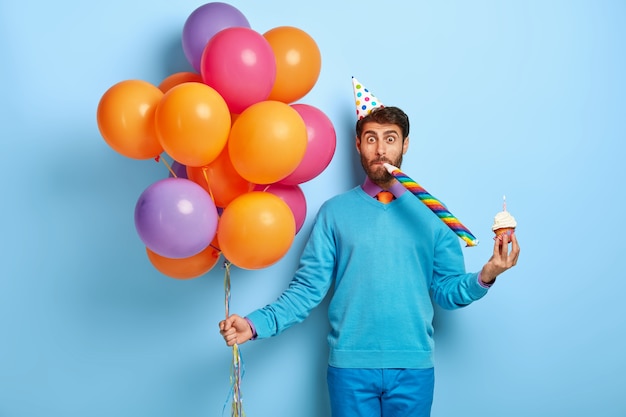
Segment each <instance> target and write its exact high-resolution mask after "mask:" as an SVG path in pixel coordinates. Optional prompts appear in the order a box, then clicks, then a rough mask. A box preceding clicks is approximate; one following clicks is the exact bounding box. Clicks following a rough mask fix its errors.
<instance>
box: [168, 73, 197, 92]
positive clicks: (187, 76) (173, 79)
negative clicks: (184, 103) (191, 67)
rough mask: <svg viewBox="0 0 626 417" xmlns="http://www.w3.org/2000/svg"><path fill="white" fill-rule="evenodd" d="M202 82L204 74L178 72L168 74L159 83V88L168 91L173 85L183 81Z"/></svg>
mask: <svg viewBox="0 0 626 417" xmlns="http://www.w3.org/2000/svg"><path fill="white" fill-rule="evenodd" d="M192 82H194V83H201V82H202V75H200V74H196V73H195V72H176V73H174V74H171V75H169V76H167V77H166V78H165V79H164V80H163V81H161V84H159V90H161V91H163V92H164V93H167V92H168V91H169V90H171V89H172V88H173V87H176V86H177V85H179V84H182V83H192Z"/></svg>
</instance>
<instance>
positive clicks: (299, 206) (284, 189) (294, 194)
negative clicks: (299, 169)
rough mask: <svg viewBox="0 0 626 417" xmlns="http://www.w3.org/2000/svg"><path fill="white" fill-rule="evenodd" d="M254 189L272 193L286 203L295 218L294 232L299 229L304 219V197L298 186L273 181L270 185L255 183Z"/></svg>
mask: <svg viewBox="0 0 626 417" xmlns="http://www.w3.org/2000/svg"><path fill="white" fill-rule="evenodd" d="M254 191H265V192H268V193H272V194H274V195H275V196H277V197H279V198H280V199H282V200H283V201H284V202H285V203H287V205H288V206H289V208H290V209H291V212H292V213H293V217H294V219H295V220H296V233H298V232H299V231H300V229H301V228H302V225H303V224H304V220H305V219H306V198H305V197H304V193H303V192H302V189H300V187H299V186H297V185H285V184H279V183H274V184H270V185H256V186H255V187H254Z"/></svg>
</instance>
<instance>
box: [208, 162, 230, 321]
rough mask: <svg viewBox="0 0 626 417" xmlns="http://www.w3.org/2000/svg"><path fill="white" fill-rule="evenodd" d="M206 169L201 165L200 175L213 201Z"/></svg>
mask: <svg viewBox="0 0 626 417" xmlns="http://www.w3.org/2000/svg"><path fill="white" fill-rule="evenodd" d="M206 171H207V167H202V175H204V180H205V181H206V188H207V189H208V190H209V195H210V196H211V200H213V201H215V198H213V191H211V184H210V183H209V174H207V172H206ZM229 267H230V266H229ZM226 317H227V318H228V314H227V315H226Z"/></svg>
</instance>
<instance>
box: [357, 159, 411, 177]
mask: <svg viewBox="0 0 626 417" xmlns="http://www.w3.org/2000/svg"><path fill="white" fill-rule="evenodd" d="M376 162H387V163H389V164H391V165H393V166H395V167H397V168H400V166H401V165H402V154H400V156H398V158H397V159H396V160H395V161H391V160H389V159H387V158H379V159H375V160H373V161H371V162H368V161H367V160H366V159H365V157H364V156H363V154H361V166H362V167H363V170H364V171H365V173H366V174H367V176H368V177H369V178H370V180H372V182H374V183H376V184H384V183H388V182H390V181H391V180H393V179H394V177H393V175H391V174H390V173H389V172H388V171H387V169H386V168H385V167H384V166H382V165H377V166H375V167H373V166H372V165H371V164H372V163H376Z"/></svg>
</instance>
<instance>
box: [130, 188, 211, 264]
mask: <svg viewBox="0 0 626 417" xmlns="http://www.w3.org/2000/svg"><path fill="white" fill-rule="evenodd" d="M217 220H218V216H217V208H216V207H215V203H213V200H212V199H211V197H210V196H209V194H208V193H207V192H206V191H205V190H204V188H202V187H201V186H200V185H198V184H196V183H195V182H193V181H190V180H188V179H184V178H166V179H163V180H160V181H157V182H155V183H154V184H152V185H150V186H149V187H148V188H146V190H145V191H144V192H143V193H141V195H140V196H139V200H138V201H137V204H136V206H135V228H136V229H137V233H138V234H139V238H140V239H141V241H142V242H143V243H144V244H145V245H146V247H147V248H149V249H150V250H152V251H153V252H155V253H157V254H159V255H161V256H164V257H166V258H174V259H180V258H188V257H190V256H193V255H196V254H198V253H200V252H202V251H203V250H204V249H206V248H207V247H208V246H209V244H210V243H211V241H212V240H213V238H214V237H215V233H216V231H217Z"/></svg>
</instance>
